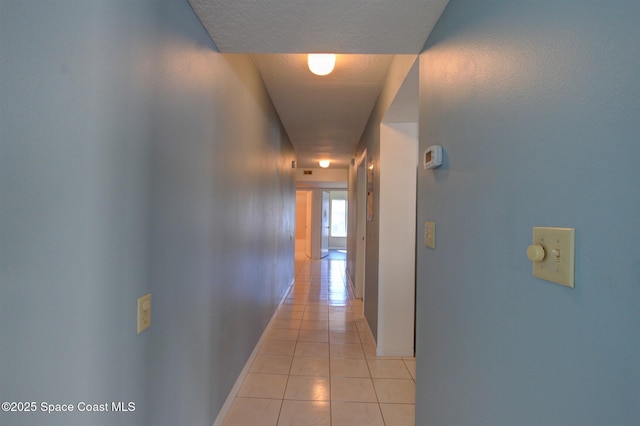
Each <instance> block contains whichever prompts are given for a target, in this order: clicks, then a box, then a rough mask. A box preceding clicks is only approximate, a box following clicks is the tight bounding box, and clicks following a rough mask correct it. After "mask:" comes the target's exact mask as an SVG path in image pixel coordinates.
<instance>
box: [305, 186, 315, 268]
mask: <svg viewBox="0 0 640 426" xmlns="http://www.w3.org/2000/svg"><path fill="white" fill-rule="evenodd" d="M312 213H313V192H312V191H307V221H306V223H305V225H304V226H305V246H304V254H305V255H306V256H307V257H309V258H310V257H311V242H312V240H311V230H312V226H313V225H312V224H313V222H312V220H313V215H312Z"/></svg>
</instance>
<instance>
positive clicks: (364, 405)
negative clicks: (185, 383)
mask: <svg viewBox="0 0 640 426" xmlns="http://www.w3.org/2000/svg"><path fill="white" fill-rule="evenodd" d="M345 262H346V261H345V260H344V259H343V256H341V255H340V253H338V252H332V254H331V255H329V257H327V258H325V259H322V260H310V259H308V258H306V257H304V255H302V254H300V252H297V254H296V262H295V269H296V273H295V283H294V285H293V286H292V288H291V290H290V292H289V294H288V296H287V298H286V299H285V301H284V302H283V303H282V305H281V306H280V309H279V310H278V312H277V313H276V315H275V316H274V319H273V320H272V322H271V324H270V325H269V327H268V328H267V330H266V332H265V336H264V338H263V340H262V343H261V346H260V349H259V352H258V355H257V356H256V358H255V360H254V361H253V364H252V366H251V369H250V372H249V374H248V375H247V377H246V379H245V382H244V384H243V385H242V387H241V388H240V390H239V392H238V395H237V396H236V398H235V400H234V403H233V405H232V406H231V409H230V410H229V413H228V414H227V417H226V419H225V421H224V422H223V425H224V426H232V425H237V426H240V425H242V426H249V425H260V426H271V425H273V426H275V425H296V426H299V425H314V426H320V425H332V426H339V425H349V426H358V425H366V426H374V425H387V426H389V425H397V426H407V425H413V424H414V408H415V359H414V358H379V357H376V356H375V346H374V342H373V338H372V337H371V334H370V331H369V330H368V328H367V326H366V323H365V321H364V319H363V317H362V314H361V312H362V300H361V299H354V298H353V295H352V294H351V291H350V289H349V288H348V287H347V285H346V280H345Z"/></svg>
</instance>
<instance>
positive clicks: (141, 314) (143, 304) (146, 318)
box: [138, 293, 151, 334]
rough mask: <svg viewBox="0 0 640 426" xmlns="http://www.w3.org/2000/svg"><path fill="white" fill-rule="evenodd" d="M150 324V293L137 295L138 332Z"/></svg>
mask: <svg viewBox="0 0 640 426" xmlns="http://www.w3.org/2000/svg"><path fill="white" fill-rule="evenodd" d="M150 325H151V293H147V294H145V295H144V296H140V297H138V334H140V333H142V332H143V331H144V330H146V329H147V328H149V326H150Z"/></svg>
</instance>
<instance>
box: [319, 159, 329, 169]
mask: <svg viewBox="0 0 640 426" xmlns="http://www.w3.org/2000/svg"><path fill="white" fill-rule="evenodd" d="M318 164H320V167H322V168H323V169H326V168H327V167H329V164H331V161H329V160H320V161H319V162H318Z"/></svg>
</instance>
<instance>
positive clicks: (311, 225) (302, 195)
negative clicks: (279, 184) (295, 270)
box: [296, 189, 348, 259]
mask: <svg viewBox="0 0 640 426" xmlns="http://www.w3.org/2000/svg"><path fill="white" fill-rule="evenodd" d="M323 198H324V199H325V203H323V202H322V200H323ZM327 199H328V206H327V203H326V200H327ZM323 204H324V205H323ZM347 212H348V204H347V191H344V190H328V189H313V190H299V191H296V255H298V256H302V255H306V256H307V257H309V258H314V257H315V258H318V259H319V258H321V257H324V256H326V254H327V253H326V252H325V250H324V248H325V246H326V248H328V249H329V250H346V249H347ZM325 215H326V219H328V224H324V225H323V220H322V219H323V218H325ZM327 226H328V232H322V231H323V229H322V228H323V227H327ZM323 239H325V241H323ZM314 248H315V249H314Z"/></svg>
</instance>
